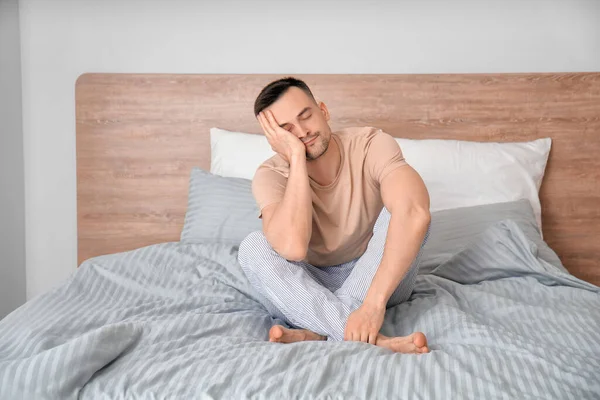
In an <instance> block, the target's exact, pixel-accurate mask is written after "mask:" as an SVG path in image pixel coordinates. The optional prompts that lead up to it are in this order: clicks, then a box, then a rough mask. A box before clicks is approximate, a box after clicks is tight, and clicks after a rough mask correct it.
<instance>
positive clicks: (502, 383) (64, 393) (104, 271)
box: [0, 221, 600, 399]
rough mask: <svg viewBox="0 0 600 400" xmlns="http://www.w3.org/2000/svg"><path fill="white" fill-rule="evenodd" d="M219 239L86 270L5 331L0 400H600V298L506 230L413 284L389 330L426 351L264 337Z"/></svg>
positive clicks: (247, 291)
mask: <svg viewBox="0 0 600 400" xmlns="http://www.w3.org/2000/svg"><path fill="white" fill-rule="evenodd" d="M236 250H237V249H236V248H235V247H233V246H226V245H219V244H210V245H208V244H181V243H166V244H159V245H153V246H149V247H145V248H142V249H138V250H135V251H131V252H127V253H120V254H114V255H108V256H102V257H96V258H93V259H91V260H88V261H86V262H85V263H84V264H82V266H81V267H80V268H79V269H78V271H77V272H76V273H74V274H73V276H72V277H71V278H70V279H69V281H68V282H66V283H65V284H63V285H62V286H60V287H58V288H57V289H55V290H53V291H51V292H49V293H46V294H44V295H42V296H40V297H37V298H35V299H33V300H32V301H30V302H28V303H27V304H25V305H24V306H22V307H21V308H19V309H17V310H16V311H15V312H13V313H12V314H10V315H9V316H8V317H6V318H5V319H4V320H2V321H0V399H74V398H82V399H102V398H106V399H125V398H127V399H137V398H139V399H165V398H178V399H187V398H198V399H208V398H228V399H230V398H231V399H233V398H235V399H241V398H277V399H281V398H311V399H312V398H335V399H337V398H340V399H355V398H356V399H379V398H381V399H491V398H501V399H513V398H517V399H525V398H540V399H598V398H600V289H599V288H598V287H596V286H594V285H591V284H589V283H586V282H583V281H581V280H579V279H576V278H575V277H573V276H571V275H569V274H567V273H565V272H563V271H562V270H561V269H560V268H558V267H557V266H553V265H551V264H549V263H547V262H546V261H542V260H541V259H539V258H537V257H536V253H537V250H536V246H535V245H534V244H533V243H531V242H530V241H529V240H528V239H527V238H526V237H525V235H524V234H523V233H522V231H521V230H520V228H518V227H517V225H516V224H514V223H513V222H511V221H504V222H500V223H497V224H495V225H493V226H492V227H491V228H489V229H487V230H486V231H485V232H484V233H483V234H481V235H480V236H478V237H477V238H476V239H475V240H474V241H472V242H471V244H470V245H468V246H466V247H465V248H464V249H462V250H461V251H460V252H459V253H457V254H455V255H454V256H452V257H451V258H450V259H448V260H447V261H445V262H444V263H442V264H441V265H439V266H438V267H437V268H435V269H434V270H433V271H432V272H431V273H430V274H426V275H421V276H419V277H418V280H417V285H416V287H415V291H414V293H413V295H412V297H411V299H410V301H409V302H406V303H404V304H401V305H399V306H397V307H394V308H391V309H389V310H388V312H387V314H386V320H385V323H384V326H383V333H385V334H387V335H408V334H410V333H411V332H413V331H422V332H424V333H425V334H426V335H427V337H428V339H429V345H430V349H431V353H429V354H425V355H404V354H395V353H392V352H391V351H389V350H385V349H382V348H379V347H376V346H373V345H369V344H364V343H356V342H340V343H332V342H304V343H296V344H287V345H284V344H276V343H269V342H268V341H267V334H268V330H269V328H270V327H271V325H272V324H273V323H275V321H273V320H272V319H271V317H270V316H269V315H268V314H267V312H266V310H265V309H264V308H263V307H262V306H261V305H260V304H259V303H258V302H257V298H256V294H255V292H254V291H253V289H252V288H251V287H250V286H249V284H248V281H247V280H246V278H245V276H244V275H243V273H242V271H241V269H240V267H239V265H238V263H237V261H236V256H237V251H236Z"/></svg>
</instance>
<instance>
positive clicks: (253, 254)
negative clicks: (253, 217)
mask: <svg viewBox="0 0 600 400" xmlns="http://www.w3.org/2000/svg"><path fill="white" fill-rule="evenodd" d="M270 250H271V245H270V244H269V242H268V241H267V238H266V237H265V234H264V233H263V232H262V231H254V232H251V233H250V234H249V235H248V236H246V237H245V238H244V240H242V243H240V248H239V251H238V261H239V262H240V264H241V266H242V267H243V268H247V267H249V266H250V265H253V264H255V263H254V262H252V261H253V260H259V259H262V258H264V253H265V252H267V251H270Z"/></svg>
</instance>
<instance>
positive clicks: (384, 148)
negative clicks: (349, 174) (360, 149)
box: [365, 131, 408, 185]
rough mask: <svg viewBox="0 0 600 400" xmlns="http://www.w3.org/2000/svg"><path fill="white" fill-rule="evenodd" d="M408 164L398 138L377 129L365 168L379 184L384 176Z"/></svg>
mask: <svg viewBox="0 0 600 400" xmlns="http://www.w3.org/2000/svg"><path fill="white" fill-rule="evenodd" d="M405 165H408V164H407V163H406V160H405V159H404V156H403V155H402V150H400V146H399V145H398V142H396V139H394V138H393V137H392V136H391V135H390V134H388V133H385V132H383V131H377V133H375V134H374V135H373V137H372V138H371V140H370V142H369V146H368V148H367V154H366V157H365V169H366V171H367V173H368V174H369V175H370V176H371V178H372V179H373V181H374V182H375V183H376V184H377V185H379V184H381V182H382V181H383V178H385V177H386V176H387V174H389V173H390V172H392V171H393V170H395V169H396V168H399V167H403V166H405Z"/></svg>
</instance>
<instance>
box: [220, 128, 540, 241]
mask: <svg viewBox="0 0 600 400" xmlns="http://www.w3.org/2000/svg"><path fill="white" fill-rule="evenodd" d="M210 133H211V150H212V151H211V169H210V171H211V172H212V173H214V174H217V175H221V176H228V177H238V178H246V179H252V177H253V176H254V173H255V172H256V169H257V168H258V166H259V165H260V164H261V163H262V162H263V161H265V160H266V159H268V158H269V157H272V156H273V155H274V154H275V153H274V152H273V150H272V149H271V146H270V145H269V142H268V141H267V138H266V137H265V136H264V135H252V134H248V133H242V132H230V131H226V130H223V129H219V128H212V129H211V132H210ZM396 141H397V142H398V144H399V145H400V148H401V149H402V152H403V154H404V157H405V158H406V160H407V162H408V163H409V164H410V165H411V166H412V167H413V168H414V169H415V170H416V171H417V172H418V173H419V174H420V175H421V177H422V178H423V180H424V181H425V184H426V186H427V189H428V190H429V195H430V198H431V211H432V212H434V211H440V210H445V209H451V208H457V207H467V206H474V205H481V204H493V203H501V202H507V201H514V200H519V199H527V200H529V202H530V204H531V207H532V208H533V211H534V215H535V219H536V221H537V224H538V227H539V228H540V231H541V227H542V218H541V205H540V200H539V195H538V192H539V188H540V186H541V184H542V180H543V177H544V171H545V169H546V163H547V161H548V155H549V153H550V146H551V139H550V138H544V139H537V140H534V141H530V142H521V143H493V142H468V141H459V140H412V139H399V138H397V139H396Z"/></svg>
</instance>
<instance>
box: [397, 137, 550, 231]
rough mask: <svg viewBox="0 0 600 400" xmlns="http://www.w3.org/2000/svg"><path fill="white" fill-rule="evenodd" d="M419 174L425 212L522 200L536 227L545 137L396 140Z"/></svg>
mask: <svg viewBox="0 0 600 400" xmlns="http://www.w3.org/2000/svg"><path fill="white" fill-rule="evenodd" d="M396 141H397V142H398V144H399V145H400V148H401V149H402V152H403V153H404V157H405V158H406V161H407V162H408V163H409V164H410V165H411V166H412V167H413V168H414V169H415V170H416V171H417V172H418V173H419V174H420V175H421V177H422V178H423V181H424V182H425V185H426V186H427V189H428V190H429V193H430V197H431V207H430V208H431V211H432V212H433V211H439V210H447V209H451V208H457V207H467V206H476V205H481V204H493V203H500V202H507V201H513V200H519V199H527V200H529V203H530V204H531V207H532V208H533V213H534V215H535V219H536V222H537V225H538V227H539V228H540V231H541V227H542V210H541V205H540V199H539V195H538V193H539V190H540V186H541V185H542V179H543V178H544V172H545V170H546V163H547V161H548V155H549V153H550V145H551V142H552V141H551V139H550V138H546V139H537V140H533V141H530V142H521V143H493V142H491V143H480V142H467V141H459V140H409V139H396Z"/></svg>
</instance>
